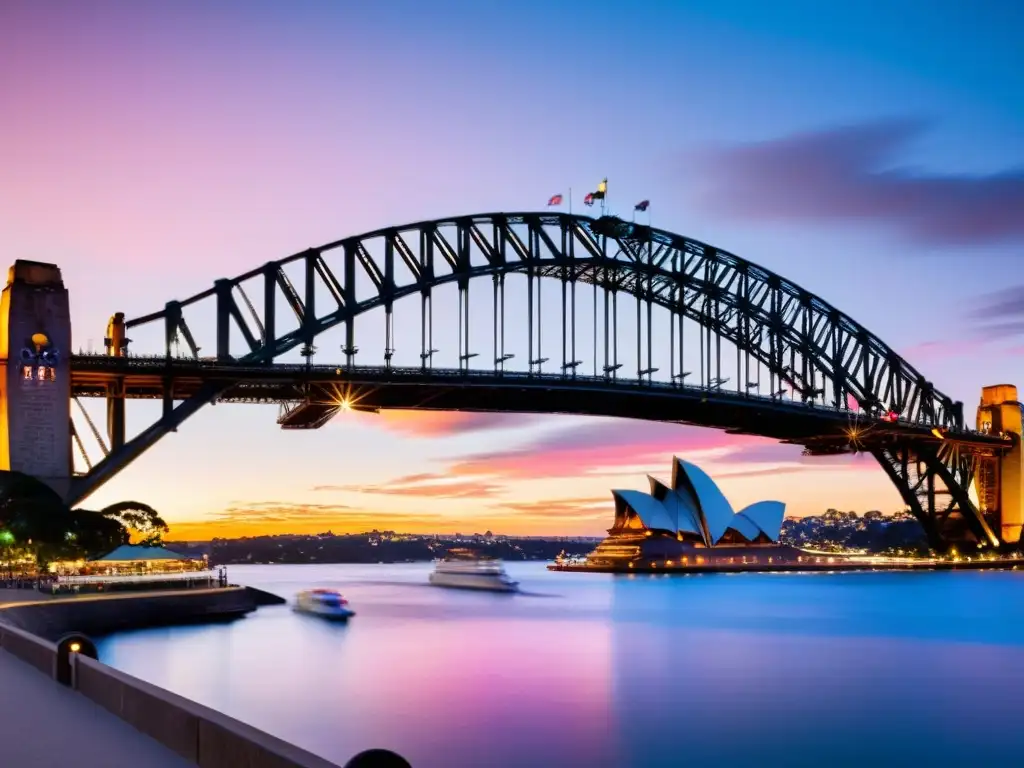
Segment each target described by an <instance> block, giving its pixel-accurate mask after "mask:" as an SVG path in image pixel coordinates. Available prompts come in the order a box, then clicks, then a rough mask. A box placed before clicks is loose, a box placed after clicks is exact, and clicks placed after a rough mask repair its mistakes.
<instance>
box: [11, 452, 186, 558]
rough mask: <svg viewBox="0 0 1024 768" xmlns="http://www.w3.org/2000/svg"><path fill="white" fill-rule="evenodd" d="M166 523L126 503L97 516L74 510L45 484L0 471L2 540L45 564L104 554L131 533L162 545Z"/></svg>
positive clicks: (143, 506) (152, 512)
mask: <svg viewBox="0 0 1024 768" xmlns="http://www.w3.org/2000/svg"><path fill="white" fill-rule="evenodd" d="M167 530H168V527H167V523H165V522H164V520H163V518H161V517H160V515H159V514H158V513H157V511H156V510H155V509H153V508H152V507H151V506H149V505H148V504H143V503H142V502H138V501H122V502H119V503H117V504H111V505H110V506H108V507H105V508H103V509H102V510H100V511H98V512H96V511H93V510H89V509H71V508H70V507H69V506H68V505H67V504H65V503H64V500H63V499H62V498H61V497H60V494H58V493H57V492H56V491H55V490H53V489H52V488H50V487H49V486H48V485H46V483H44V482H42V481H41V480H38V479H36V478H34V477H32V476H30V475H26V474H24V473H22V472H7V471H2V470H0V536H2V542H0V543H3V545H4V547H5V548H8V547H9V548H27V549H30V550H31V551H33V552H34V553H35V555H36V559H37V561H38V562H39V564H40V565H44V564H45V563H46V562H48V561H51V560H56V559H65V558H66V559H73V558H78V557H83V556H85V557H89V556H94V555H100V554H103V553H106V552H109V551H110V550H112V549H116V548H117V547H119V546H120V545H122V544H127V543H128V542H129V541H130V538H131V532H132V531H136V532H138V533H140V534H142V535H143V536H145V544H146V545H147V546H159V544H160V542H161V538H160V537H161V534H162V533H165V532H166V531H167Z"/></svg>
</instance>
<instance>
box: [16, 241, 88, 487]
mask: <svg viewBox="0 0 1024 768" xmlns="http://www.w3.org/2000/svg"><path fill="white" fill-rule="evenodd" d="M0 366H2V368H3V370H2V371H0V469H2V470H8V471H16V472H24V473H26V474H28V475H32V476H34V477H37V478H38V479H40V480H42V481H43V482H45V483H46V484H47V485H49V486H50V487H52V488H53V489H54V490H56V491H57V492H58V493H60V494H61V495H62V496H66V495H67V494H68V492H69V489H70V486H71V479H72V471H73V463H72V438H71V430H72V422H71V310H70V305H69V302H68V291H67V289H66V288H65V287H64V281H63V278H62V277H61V273H60V268H59V267H57V266H56V265H55V264H44V263H42V262H38V261H24V260H20V259H19V260H18V261H15V262H14V266H12V267H11V268H10V269H9V270H8V273H7V284H6V286H5V287H4V289H3V292H2V294H0Z"/></svg>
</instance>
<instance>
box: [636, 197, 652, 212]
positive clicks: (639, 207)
mask: <svg viewBox="0 0 1024 768" xmlns="http://www.w3.org/2000/svg"><path fill="white" fill-rule="evenodd" d="M650 204H651V201H650V200H641V201H640V202H639V203H637V204H636V205H635V206H633V210H634V211H646V210H647V207H648V206H649V205H650Z"/></svg>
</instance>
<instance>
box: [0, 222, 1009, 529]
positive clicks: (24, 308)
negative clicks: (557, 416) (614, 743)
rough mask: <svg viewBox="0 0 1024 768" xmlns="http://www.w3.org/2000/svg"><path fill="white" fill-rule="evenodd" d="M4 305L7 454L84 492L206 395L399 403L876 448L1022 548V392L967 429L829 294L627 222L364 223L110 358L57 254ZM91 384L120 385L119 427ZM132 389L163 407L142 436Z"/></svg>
mask: <svg viewBox="0 0 1024 768" xmlns="http://www.w3.org/2000/svg"><path fill="white" fill-rule="evenodd" d="M0 313H2V315H3V317H4V319H5V321H6V324H5V326H4V327H3V329H0V339H2V343H3V345H4V347H3V349H2V350H0V358H2V359H3V360H4V361H5V365H6V372H5V374H4V376H3V377H2V384H0V386H2V395H3V398H2V403H0V405H2V408H3V417H2V418H3V422H4V426H5V432H4V434H3V445H2V446H0V460H2V461H3V462H5V464H0V469H10V470H18V471H22V472H27V473H29V474H33V475H35V476H37V477H40V478H41V479H43V480H45V481H46V482H48V483H49V484H50V485H52V486H53V487H54V488H56V489H58V490H59V491H60V492H61V493H62V494H63V495H64V497H65V499H66V500H67V501H68V502H69V503H77V502H79V501H81V500H82V499H84V498H86V497H87V496H88V495H90V494H91V493H93V492H94V491H95V490H96V489H97V488H99V487H100V486H101V485H102V484H104V483H105V482H107V481H108V480H110V478H112V477H113V476H114V475H115V474H117V473H118V472H120V471H121V470H122V469H124V468H125V467H127V466H128V465H129V464H130V463H131V462H132V461H134V460H135V459H137V458H138V457H139V456H141V455H142V454H143V453H144V452H145V451H146V450H147V449H149V448H150V447H151V446H153V445H154V444H155V443H156V442H157V441H158V440H160V439H161V438H162V437H164V436H165V435H167V434H168V433H170V432H174V431H176V430H177V429H178V428H179V427H181V426H182V425H183V424H184V422H185V421H186V420H187V419H188V418H189V417H190V416H192V415H193V414H195V413H196V412H197V411H199V410H200V409H201V408H203V406H206V405H210V404H213V403H278V404H280V405H281V412H280V416H279V419H278V421H279V423H280V425H281V427H282V428H284V429H316V428H319V427H321V426H323V425H324V424H325V423H327V422H328V421H329V420H330V419H331V418H332V417H333V416H335V415H336V414H337V413H338V412H339V411H342V410H346V409H357V410H370V411H375V410H379V409H388V408H403V409H433V410H463V411H501V412H524V413H569V414H592V415H602V416H619V417H629V418H638V419H649V420H657V421H665V422H678V423H686V424H695V425H701V426H706V427H713V428H718V429H724V430H728V431H730V432H734V433H743V434H751V435H760V436H764V437H768V438H774V439H776V440H779V441H783V442H787V443H792V444H796V445H800V446H803V448H804V452H805V454H807V455H812V456H820V455H831V454H841V453H853V452H866V453H870V454H871V455H872V456H874V457H875V459H876V460H877V461H878V464H879V468H880V471H883V472H885V473H886V474H887V475H888V477H889V478H890V479H891V480H892V482H893V483H894V484H895V486H896V488H897V489H898V490H899V492H900V494H901V496H902V498H903V501H904V502H905V504H906V506H907V508H908V509H909V511H910V512H912V513H913V514H914V515H915V516H916V517H917V519H918V520H919V521H920V522H921V523H922V525H923V526H924V529H925V531H926V532H927V534H928V536H929V539H930V541H931V542H932V544H933V546H935V547H937V548H944V547H947V546H949V545H951V544H961V545H962V544H973V545H978V546H985V547H1000V546H1006V545H1009V544H1013V543H1016V542H1017V541H1018V540H1019V538H1020V533H1021V526H1022V523H1024V506H1022V501H1021V490H1022V488H1021V484H1022V478H1021V467H1022V453H1021V447H1020V433H1021V409H1020V404H1019V403H1018V402H1017V394H1016V389H1015V388H1014V387H1012V386H1008V385H1007V386H996V387H986V388H985V389H984V390H983V391H982V400H981V405H980V406H979V407H978V410H977V412H976V414H971V416H972V419H971V421H972V423H968V421H967V420H966V417H965V414H964V407H963V404H962V403H960V402H955V401H954V400H952V399H951V398H950V397H949V396H947V395H945V394H943V393H942V392H941V391H940V390H939V389H938V388H937V387H936V386H935V385H934V384H933V383H932V382H930V381H928V380H927V379H926V378H925V377H924V376H922V375H921V374H920V373H919V372H918V371H917V370H915V369H914V367H913V366H912V365H911V363H909V362H908V361H906V360H904V359H903V358H902V357H901V356H900V355H898V354H896V353H895V352H894V351H893V350H892V349H891V348H890V347H889V346H887V345H886V344H885V343H884V342H883V341H882V340H881V339H879V338H878V337H877V336H875V335H874V334H872V333H870V332H869V331H868V330H866V329H865V328H864V327H862V326H861V325H860V324H859V323H857V322H856V321H855V320H853V319H852V318H851V317H849V316H848V315H846V314H844V313H843V312H841V311H840V310H838V309H836V308H835V307H833V306H831V305H830V304H829V303H827V302H826V301H824V300H823V299H821V298H819V297H818V296H816V295H815V294H812V293H810V292H808V291H806V290H804V289H803V288H801V287H799V286H797V285H795V284H793V283H792V282H790V281H788V280H786V279H785V278H784V277H781V276H780V275H777V274H774V273H772V272H770V271H768V270H766V269H763V268H762V267H759V266H757V265H756V264H753V263H751V262H748V261H745V260H744V259H742V258H739V257H737V256H734V255H733V254H731V253H727V252H725V251H723V250H720V249H718V248H715V247H714V246H711V245H708V244H706V243H701V242H698V241H695V240H692V239H690V238H687V237H683V236H680V235H677V234H673V233H671V232H666V231H662V230H658V229H653V228H651V227H648V226H643V225H640V224H636V223H632V222H628V221H625V220H622V219H620V218H616V217H612V216H602V217H600V218H596V219H595V218H589V217H586V216H578V215H572V214H565V213H493V214H480V215H473V216H462V217H456V218H451V219H444V220H437V221H427V222H420V223H416V224H410V225H406V226H401V227H393V228H388V229H382V230H378V231H375V232H370V233H368V234H364V235H359V236H355V237H348V238H346V239H344V240H339V241H337V242H333V243H329V244H327V245H324V246H321V247H319V248H312V249H309V250H306V251H303V252H300V253H297V254H294V255H292V256H289V257H287V258H284V259H281V260H280V261H274V262H270V263H268V264H265V265H263V266H260V267H257V268H255V269H253V270H252V271H250V272H247V273H245V274H243V275H240V276H238V277H235V278H233V279H220V280H215V281H214V282H213V285H212V287H209V288H207V289H206V290H203V291H201V292H199V293H197V294H195V295H194V296H191V297H190V298H187V299H182V300H174V301H169V302H168V303H167V304H166V305H165V306H164V307H163V308H161V309H159V310H157V311H155V312H152V313H150V314H147V315H145V316H141V317H134V318H125V317H124V315H123V314H121V313H117V314H115V315H114V316H113V317H112V318H111V320H110V323H109V326H108V329H107V334H106V340H105V349H104V351H103V352H102V353H98V354H72V353H71V350H72V346H71V323H70V315H69V310H68V290H67V289H66V288H65V287H64V285H63V282H62V279H61V275H60V270H59V269H58V268H57V267H56V266H54V265H49V264H42V263H38V262H28V261H19V262H17V263H16V264H15V266H14V267H12V269H11V271H10V275H9V279H8V284H7V287H6V288H5V289H4V293H3V300H2V306H0ZM332 334H333V338H334V342H333V343H332V342H331V341H330V339H331V338H332ZM325 363H326V364H325ZM85 398H102V399H104V400H105V401H106V423H105V425H103V424H101V425H100V426H97V424H96V421H99V419H95V420H94V419H92V418H91V417H90V416H89V411H88V410H86V409H85V407H80V406H82V402H83V399H85ZM134 400H149V401H155V403H158V404H160V405H159V407H158V408H157V409H155V410H154V409H152V408H151V409H150V413H151V415H150V417H149V418H148V419H147V420H146V421H144V422H142V423H141V424H135V423H134V422H133V423H132V426H133V427H136V428H137V429H136V431H134V432H129V430H128V426H129V421H130V420H129V419H128V418H127V416H128V407H127V406H128V401H134ZM87 442H89V443H90V444H91V445H92V446H93V448H94V450H93V451H92V452H90V450H89V449H88V448H87V446H86V443H87ZM91 453H93V454H95V455H90V454H91Z"/></svg>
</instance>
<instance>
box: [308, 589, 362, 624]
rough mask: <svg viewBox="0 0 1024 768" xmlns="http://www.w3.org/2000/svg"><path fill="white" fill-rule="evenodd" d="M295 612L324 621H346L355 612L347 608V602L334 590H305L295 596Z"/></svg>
mask: <svg viewBox="0 0 1024 768" xmlns="http://www.w3.org/2000/svg"><path fill="white" fill-rule="evenodd" d="M294 608H295V610H296V611H298V612H299V613H309V614H312V615H314V616H322V617H323V618H325V619H347V618H348V617H349V616H355V615H356V612H355V611H353V610H352V609H351V608H349V607H348V600H346V599H345V598H344V597H342V596H341V592H339V591H338V590H336V589H307V590H303V591H302V592H299V594H297V595H296V596H295V606H294Z"/></svg>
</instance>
